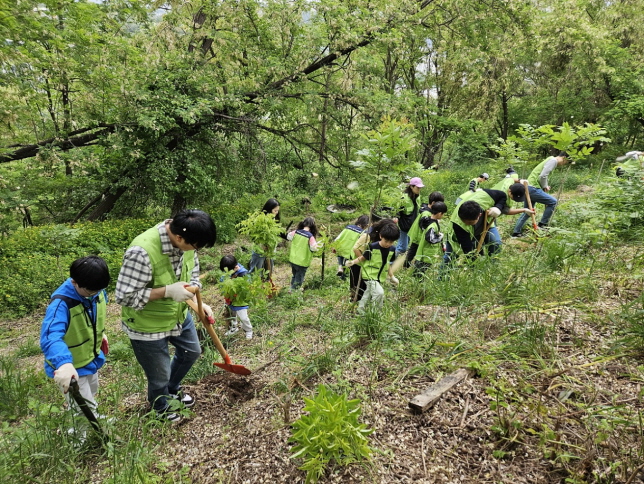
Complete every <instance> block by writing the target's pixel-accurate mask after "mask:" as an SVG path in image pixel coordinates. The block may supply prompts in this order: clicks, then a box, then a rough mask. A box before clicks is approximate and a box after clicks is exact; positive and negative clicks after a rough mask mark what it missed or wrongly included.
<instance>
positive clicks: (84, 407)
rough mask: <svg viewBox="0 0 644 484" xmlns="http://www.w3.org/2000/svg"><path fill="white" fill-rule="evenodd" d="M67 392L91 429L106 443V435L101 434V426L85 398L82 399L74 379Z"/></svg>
mask: <svg viewBox="0 0 644 484" xmlns="http://www.w3.org/2000/svg"><path fill="white" fill-rule="evenodd" d="M69 391H70V393H71V394H72V398H73V399H74V401H75V402H76V404H77V405H78V407H79V408H80V409H81V412H83V415H85V417H86V418H87V420H89V423H90V424H91V425H92V428H93V429H94V430H95V431H96V433H97V434H98V436H99V437H100V438H101V440H103V441H106V440H107V435H106V434H105V433H104V432H103V429H102V428H101V425H100V424H99V423H98V419H97V418H96V415H94V412H93V411H92V409H91V408H90V407H89V405H88V404H87V400H85V398H83V395H81V392H80V388H79V386H78V382H77V381H76V378H72V380H71V382H70V383H69Z"/></svg>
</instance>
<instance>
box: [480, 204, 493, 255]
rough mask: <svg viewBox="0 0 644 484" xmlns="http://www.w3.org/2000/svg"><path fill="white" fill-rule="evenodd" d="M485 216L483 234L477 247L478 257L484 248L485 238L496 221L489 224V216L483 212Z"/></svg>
mask: <svg viewBox="0 0 644 484" xmlns="http://www.w3.org/2000/svg"><path fill="white" fill-rule="evenodd" d="M483 216H484V217H485V222H483V233H482V234H481V237H480V238H479V243H478V244H477V245H476V254H477V255H478V254H479V252H481V249H482V248H483V243H484V242H485V236H486V235H487V232H488V230H490V227H491V226H492V224H493V223H494V221H492V222H489V223H488V220H487V214H486V213H485V212H483Z"/></svg>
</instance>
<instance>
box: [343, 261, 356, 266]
mask: <svg viewBox="0 0 644 484" xmlns="http://www.w3.org/2000/svg"><path fill="white" fill-rule="evenodd" d="M354 264H355V262H353V261H352V260H348V261H346V262H345V263H344V265H345V266H346V267H351V266H352V265H354Z"/></svg>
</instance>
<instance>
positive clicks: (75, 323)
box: [47, 291, 107, 368]
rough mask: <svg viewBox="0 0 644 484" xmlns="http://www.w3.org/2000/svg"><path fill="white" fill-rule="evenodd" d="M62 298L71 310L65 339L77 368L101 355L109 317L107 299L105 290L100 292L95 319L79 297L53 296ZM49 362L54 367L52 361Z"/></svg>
mask: <svg viewBox="0 0 644 484" xmlns="http://www.w3.org/2000/svg"><path fill="white" fill-rule="evenodd" d="M51 299H52V300H54V299H61V300H63V301H65V303H66V304H67V310H68V311H69V326H68V327H67V332H66V333H65V336H64V337H63V341H64V342H65V344H66V345H67V347H68V348H69V352H70V353H71V354H72V364H73V365H74V367H75V368H82V367H84V366H86V365H89V364H90V363H91V362H92V361H94V359H95V358H96V357H97V356H98V355H99V353H100V351H101V344H102V343H103V333H104V332H105V319H106V317H107V304H106V303H107V301H106V299H105V291H101V292H99V293H98V301H97V302H96V314H95V315H94V316H95V321H92V318H91V317H90V315H89V314H88V313H87V311H86V310H85V306H83V303H82V302H81V301H79V300H78V299H73V298H71V297H68V296H63V295H59V294H57V295H55V296H53V297H52V298H51ZM47 363H48V364H49V365H50V366H51V367H52V368H53V366H54V365H52V364H51V362H49V361H47Z"/></svg>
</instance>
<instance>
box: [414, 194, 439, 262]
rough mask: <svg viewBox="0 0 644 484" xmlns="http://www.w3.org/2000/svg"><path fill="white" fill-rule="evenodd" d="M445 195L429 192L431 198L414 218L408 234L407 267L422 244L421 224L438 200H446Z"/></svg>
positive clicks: (429, 214)
mask: <svg viewBox="0 0 644 484" xmlns="http://www.w3.org/2000/svg"><path fill="white" fill-rule="evenodd" d="M444 201H445V197H444V196H443V194H442V193H441V192H432V193H430V194H429V200H428V202H427V205H425V204H423V205H421V207H420V214H419V216H418V217H417V218H416V220H414V223H413V224H412V226H411V228H410V229H409V232H408V233H407V235H408V236H409V250H408V251H407V259H406V260H405V267H410V266H411V264H412V262H413V260H414V258H415V257H416V251H417V250H418V244H420V237H421V232H422V230H420V228H419V225H420V222H421V220H422V219H423V218H427V217H430V216H431V214H432V212H431V208H432V206H433V205H434V203H436V202H444Z"/></svg>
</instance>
